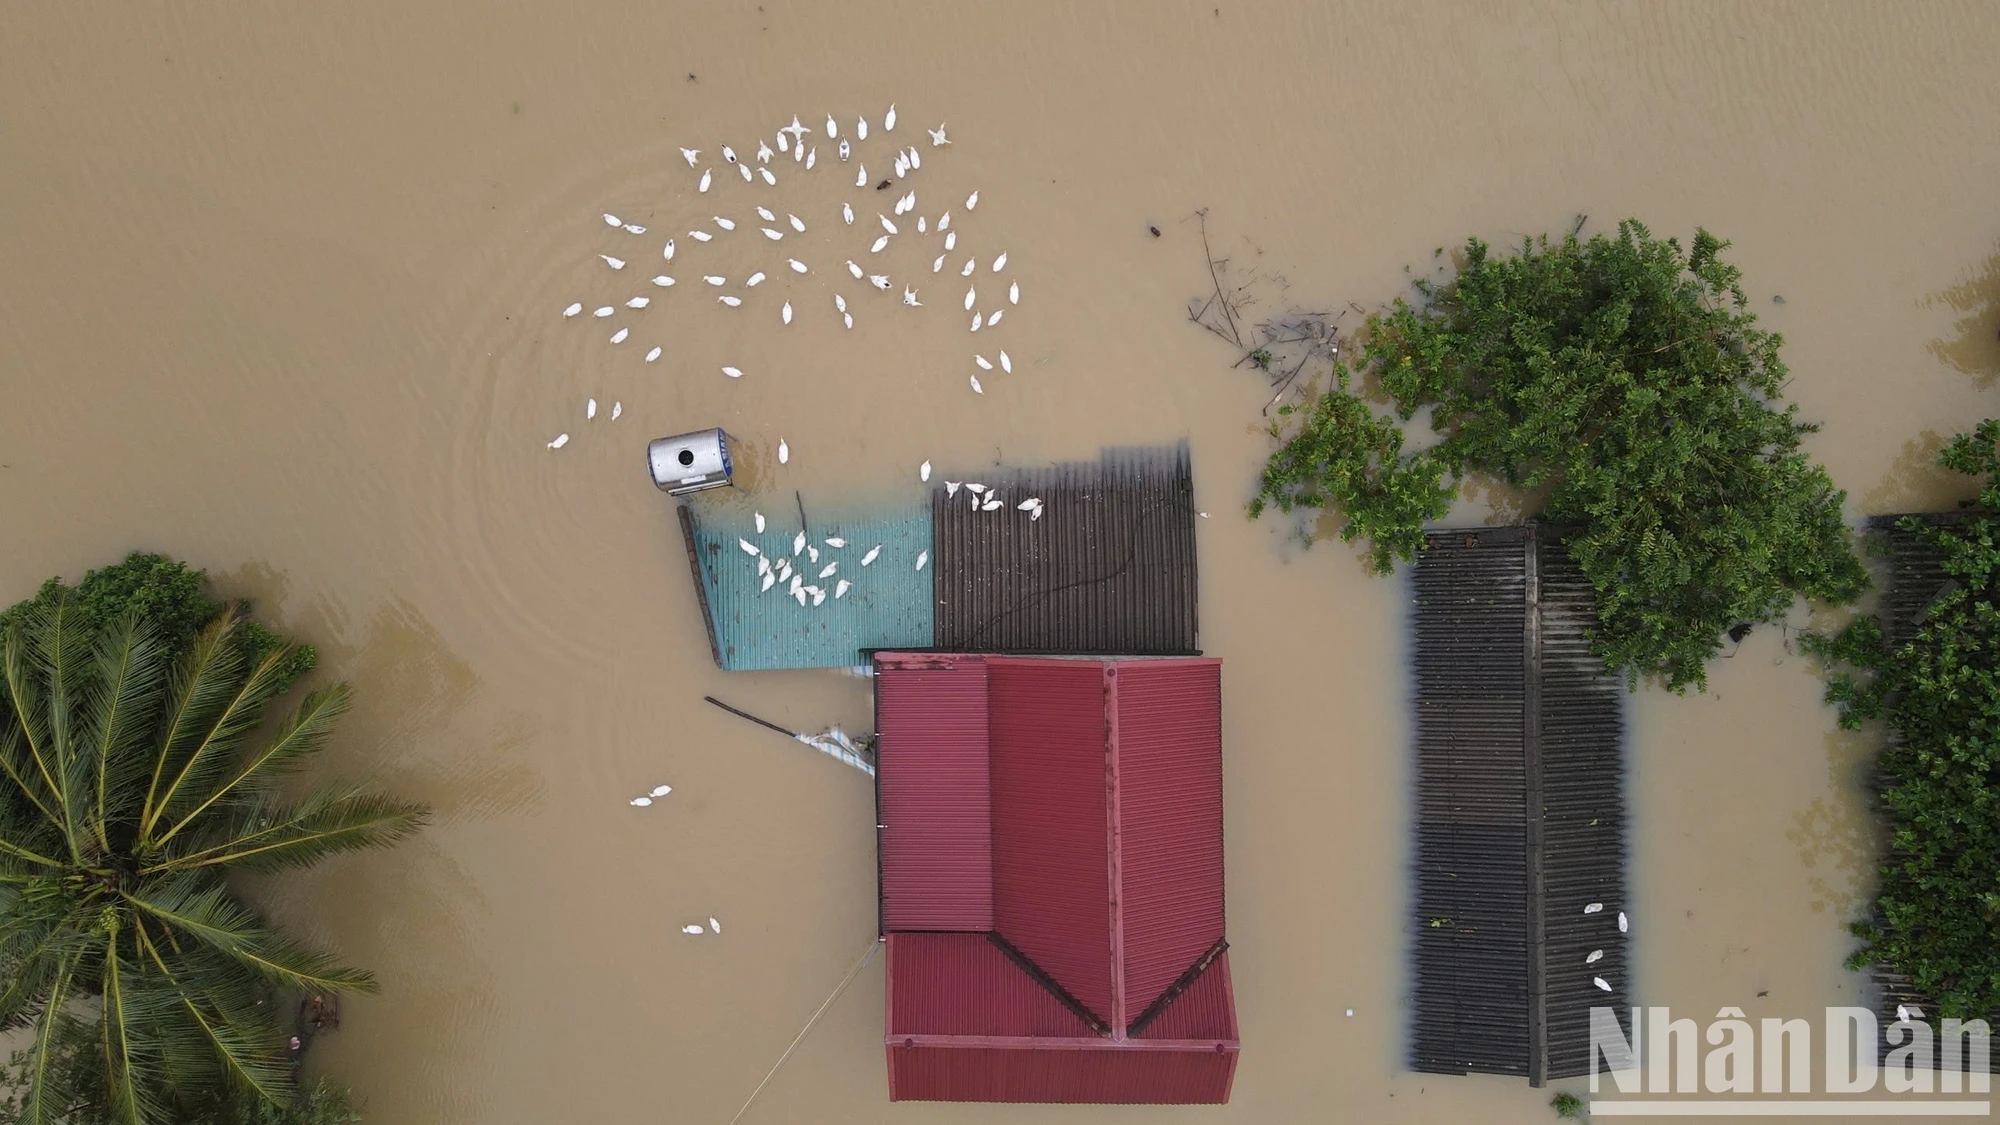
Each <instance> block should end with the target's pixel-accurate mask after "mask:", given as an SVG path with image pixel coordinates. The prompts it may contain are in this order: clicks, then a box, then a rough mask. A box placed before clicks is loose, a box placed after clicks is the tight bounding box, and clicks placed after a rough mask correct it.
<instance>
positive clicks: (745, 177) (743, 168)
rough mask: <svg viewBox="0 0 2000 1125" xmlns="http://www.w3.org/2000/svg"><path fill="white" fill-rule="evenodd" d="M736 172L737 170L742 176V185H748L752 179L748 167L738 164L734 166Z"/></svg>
mask: <svg viewBox="0 0 2000 1125" xmlns="http://www.w3.org/2000/svg"><path fill="white" fill-rule="evenodd" d="M736 170H737V171H738V172H741V173H742V174H743V182H744V183H746V184H747V183H749V182H750V180H751V179H752V177H751V175H750V166H749V165H748V164H738V165H737V166H736Z"/></svg>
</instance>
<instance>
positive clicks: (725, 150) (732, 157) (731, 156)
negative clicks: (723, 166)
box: [722, 145, 736, 164]
mask: <svg viewBox="0 0 2000 1125" xmlns="http://www.w3.org/2000/svg"><path fill="white" fill-rule="evenodd" d="M722 158H723V159H724V160H727V161H729V162H730V163H731V164H734V163H736V150H735V149H733V148H730V147H729V146H728V145H723V146H722Z"/></svg>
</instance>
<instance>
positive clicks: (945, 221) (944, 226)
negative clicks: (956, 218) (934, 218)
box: [938, 211, 951, 234]
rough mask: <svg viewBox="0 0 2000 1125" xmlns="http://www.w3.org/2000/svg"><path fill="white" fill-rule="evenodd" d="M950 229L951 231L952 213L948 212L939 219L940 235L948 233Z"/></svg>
mask: <svg viewBox="0 0 2000 1125" xmlns="http://www.w3.org/2000/svg"><path fill="white" fill-rule="evenodd" d="M950 229H951V212H949V211H946V212H945V213H944V214H943V215H941V216H939V218H938V233H939V234H943V233H944V232H945V231H948V230H950Z"/></svg>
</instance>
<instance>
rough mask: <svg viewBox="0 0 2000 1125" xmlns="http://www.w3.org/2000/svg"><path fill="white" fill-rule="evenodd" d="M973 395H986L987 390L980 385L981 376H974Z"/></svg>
mask: <svg viewBox="0 0 2000 1125" xmlns="http://www.w3.org/2000/svg"><path fill="white" fill-rule="evenodd" d="M972 393H973V394H976V395H983V394H985V393H986V388H985V387H982V386H980V385H979V376H977V375H974V376H973V377H972Z"/></svg>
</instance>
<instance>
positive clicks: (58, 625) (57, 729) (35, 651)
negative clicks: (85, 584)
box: [28, 593, 96, 862]
mask: <svg viewBox="0 0 2000 1125" xmlns="http://www.w3.org/2000/svg"><path fill="white" fill-rule="evenodd" d="M30 621H31V631H32V632H31V637H30V642H29V645H28V654H29V657H30V659H32V660H34V661H35V664H36V665H37V667H36V671H37V672H38V673H39V676H40V679H41V686H42V687H43V688H45V689H46V691H45V693H44V695H43V698H42V703H43V706H44V708H45V709H46V714H45V717H44V718H45V722H46V723H47V729H48V735H49V737H48V746H49V758H50V765H51V766H52V768H53V770H54V773H55V782H56V803H57V807H58V809H59V810H60V811H61V813H62V819H63V834H64V835H65V836H67V837H68V844H69V850H70V853H71V855H72V856H74V857H75V858H76V859H77V861H78V862H82V860H83V858H84V857H85V855H87V854H88V853H89V852H91V851H93V850H94V849H92V848H91V847H90V844H91V839H90V829H89V826H88V820H89V818H88V812H87V810H88V809H89V807H90V803H89V794H90V789H91V772H92V770H91V762H90V757H89V755H88V754H86V753H85V752H84V749H83V746H82V745H81V742H82V739H81V738H80V737H79V735H80V733H81V732H80V730H79V725H80V721H81V720H82V718H83V715H82V712H81V709H82V707H83V706H84V705H85V702H86V700H87V699H88V698H89V696H90V692H91V682H92V677H93V675H94V674H95V672H96V666H95V665H94V664H93V663H92V662H91V660H90V652H91V638H92V633H91V630H90V627H89V625H88V624H87V623H86V621H85V619H84V615H83V613H82V612H81V611H79V610H78V609H77V607H76V606H75V605H74V604H73V603H72V600H71V598H70V597H69V596H68V595H67V594H66V593H65V594H61V595H58V596H57V597H56V598H55V599H54V601H52V602H51V603H50V604H49V605H48V606H47V607H46V608H45V609H44V610H42V611H41V612H39V613H37V614H35V615H34V616H32V617H31V619H30Z"/></svg>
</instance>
